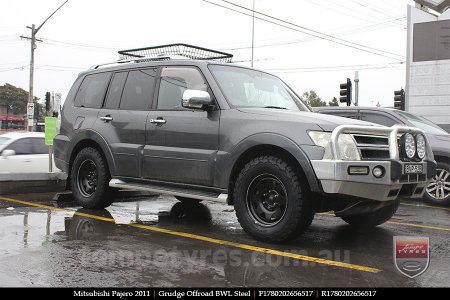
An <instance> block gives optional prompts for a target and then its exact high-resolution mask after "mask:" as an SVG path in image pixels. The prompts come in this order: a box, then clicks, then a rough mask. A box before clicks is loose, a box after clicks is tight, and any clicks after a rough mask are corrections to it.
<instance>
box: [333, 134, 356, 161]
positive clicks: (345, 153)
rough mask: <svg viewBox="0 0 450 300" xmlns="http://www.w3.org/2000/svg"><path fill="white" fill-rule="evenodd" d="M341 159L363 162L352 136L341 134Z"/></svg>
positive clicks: (339, 140)
mask: <svg viewBox="0 0 450 300" xmlns="http://www.w3.org/2000/svg"><path fill="white" fill-rule="evenodd" d="M338 146H339V147H338V149H339V158H340V159H342V160H361V156H360V155H359V151H358V148H357V147H356V143H355V141H354V140H353V137H352V136H351V135H350V134H341V135H340V136H339V138H338Z"/></svg>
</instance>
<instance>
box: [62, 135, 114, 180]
mask: <svg viewBox="0 0 450 300" xmlns="http://www.w3.org/2000/svg"><path fill="white" fill-rule="evenodd" d="M86 147H92V148H95V149H97V150H98V151H99V153H100V155H102V157H103V159H105V162H106V167H107V168H108V171H109V172H110V174H111V176H112V175H113V174H115V170H116V168H115V162H114V159H113V155H112V152H111V150H110V148H109V146H108V144H107V143H106V141H105V139H104V138H103V137H102V136H101V135H100V134H99V133H97V132H95V131H93V130H85V131H83V132H80V133H79V134H78V135H77V138H76V139H74V140H73V142H72V143H71V146H70V147H69V151H68V153H69V154H68V157H69V166H68V171H67V174H68V179H67V182H68V183H69V182H70V173H71V171H72V165H73V161H74V160H75V157H76V156H77V154H78V153H79V152H80V151H81V150H82V149H83V148H86ZM68 187H69V184H68Z"/></svg>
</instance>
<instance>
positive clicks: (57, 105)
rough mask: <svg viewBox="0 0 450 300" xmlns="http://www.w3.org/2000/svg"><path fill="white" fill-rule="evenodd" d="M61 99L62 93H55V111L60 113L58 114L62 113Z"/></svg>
mask: <svg viewBox="0 0 450 300" xmlns="http://www.w3.org/2000/svg"><path fill="white" fill-rule="evenodd" d="M61 98H62V94H61V93H55V101H54V103H53V111H56V112H58V114H59V113H60V108H61Z"/></svg>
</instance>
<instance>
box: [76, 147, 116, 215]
mask: <svg viewBox="0 0 450 300" xmlns="http://www.w3.org/2000/svg"><path fill="white" fill-rule="evenodd" d="M110 180H111V177H110V174H109V170H108V166H107V164H106V162H105V159H104V158H103V156H102V155H101V154H100V152H99V151H98V150H97V149H95V148H92V147H87V148H84V149H82V150H81V151H80V152H79V153H78V154H77V156H76V157H75V160H74V161H73V164H72V167H71V176H70V185H71V189H72V194H73V197H74V199H75V201H76V202H77V203H78V204H79V205H81V206H82V207H84V208H105V207H108V206H109V205H111V203H112V197H111V194H110V189H109V181H110Z"/></svg>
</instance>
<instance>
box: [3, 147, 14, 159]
mask: <svg viewBox="0 0 450 300" xmlns="http://www.w3.org/2000/svg"><path fill="white" fill-rule="evenodd" d="M14 155H16V151H14V150H11V149H6V150H3V151H2V157H4V158H7V157H8V156H14Z"/></svg>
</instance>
